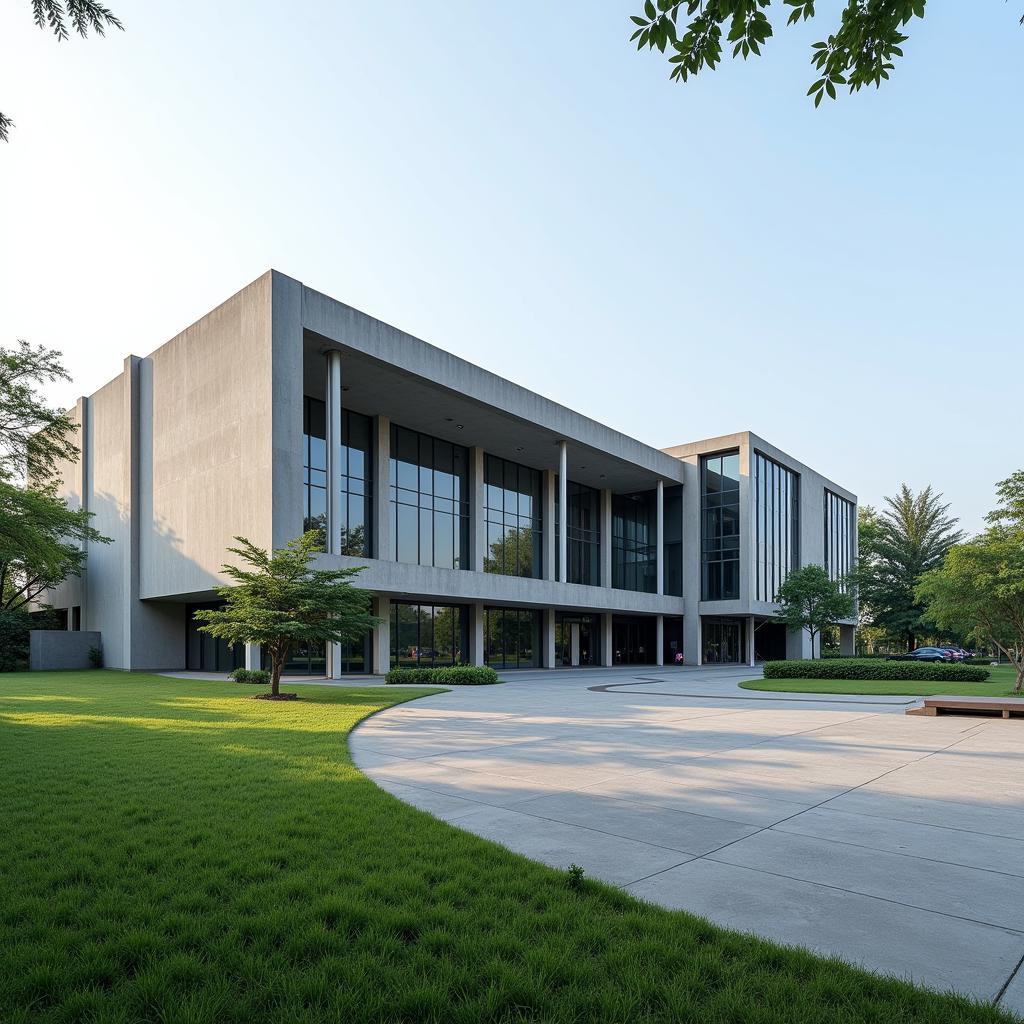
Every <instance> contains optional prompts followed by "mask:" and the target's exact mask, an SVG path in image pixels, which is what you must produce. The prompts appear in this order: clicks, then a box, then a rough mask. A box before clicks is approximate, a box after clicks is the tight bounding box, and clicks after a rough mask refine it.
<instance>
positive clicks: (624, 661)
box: [612, 615, 657, 665]
mask: <svg viewBox="0 0 1024 1024" xmlns="http://www.w3.org/2000/svg"><path fill="white" fill-rule="evenodd" d="M655 640H656V626H655V621H654V619H653V618H646V617H642V616H636V617H634V616H627V615H616V616H615V617H614V618H613V619H612V664H614V665H653V664H654V663H655V661H656V660H657V659H656V657H655V651H654V644H655Z"/></svg>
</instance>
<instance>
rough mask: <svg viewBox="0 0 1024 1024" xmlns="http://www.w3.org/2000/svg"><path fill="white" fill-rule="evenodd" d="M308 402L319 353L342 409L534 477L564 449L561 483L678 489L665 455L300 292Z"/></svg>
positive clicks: (320, 386) (317, 391) (678, 468)
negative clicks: (338, 380)
mask: <svg viewBox="0 0 1024 1024" xmlns="http://www.w3.org/2000/svg"><path fill="white" fill-rule="evenodd" d="M302 325H303V336H304V337H303V344H304V367H305V380H304V386H305V391H306V394H309V395H312V396H314V397H322V396H323V393H324V381H325V376H326V374H325V372H321V367H323V365H324V361H325V356H324V353H325V352H326V351H327V350H329V349H332V348H334V349H338V350H340V351H341V352H342V355H343V361H342V377H343V382H342V386H343V388H345V391H344V393H343V395H342V405H343V406H345V405H347V406H348V408H350V409H353V410H355V411H357V412H362V413H365V414H367V415H373V414H380V415H385V416H388V417H389V418H390V419H391V420H392V422H394V423H398V424H400V425H402V426H404V427H409V428H410V429H413V430H419V431H422V432H424V433H428V434H432V435H433V436H435V437H440V438H443V439H444V440H446V441H453V442H455V443H457V444H462V445H466V446H469V447H472V446H479V447H481V448H483V449H484V450H485V451H487V452H489V453H491V454H493V455H498V456H501V457H502V458H507V459H512V460H513V461H516V462H521V463H523V464H524V465H527V466H532V467H533V468H535V469H542V470H543V469H557V468H558V442H559V441H562V440H564V441H565V442H566V444H567V456H568V467H569V478H570V479H572V480H575V481H578V482H579V483H583V484H587V485H588V486H590V487H596V488H599V489H600V488H608V489H610V490H613V491H616V492H620V493H622V492H629V491H640V490H647V489H650V488H652V487H654V486H655V485H656V483H657V481H658V480H659V479H661V480H664V481H665V482H666V483H667V484H681V483H682V482H683V472H684V469H683V466H682V464H681V463H680V462H679V461H678V460H676V459H674V458H672V457H671V456H670V455H667V454H665V453H664V452H662V451H659V450H658V449H657V448H653V447H651V446H649V445H646V444H643V443H642V442H641V441H637V440H636V439H635V438H632V437H629V436H628V435H626V434H622V433H619V432H618V431H616V430H613V429H611V428H610V427H607V426H605V425H604V424H601V423H598V422H597V421H595V420H592V419H589V418H588V417H586V416H582V415H580V414H579V413H576V412H573V411H572V410H571V409H567V408H566V407H565V406H562V405H559V404H557V403H556V402H553V401H551V400H550V399H547V398H544V397H543V396H542V395H538V394H536V393H535V392H533V391H529V390H527V389H526V388H524V387H521V386H520V385H518V384H513V383H512V382H511V381H508V380H505V379H504V378H502V377H499V376H497V375H496V374H493V373H490V372H489V371H487V370H484V369H482V368H480V367H479V366H476V365H474V364H473V363H470V362H467V361H466V360H464V359H460V358H459V357H458V356H454V355H452V354H451V353H450V352H445V351H443V350H442V349H439V348H436V347H434V346H433V345H429V344H427V343H426V342H424V341H421V340H420V339H418V338H415V337H413V336H412V335H409V334H406V333H404V332H403V331H400V330H398V329H397V328H394V327H391V326H389V325H388V324H385V323H382V322H381V321H379V320H375V319H374V318H373V317H370V316H367V315H366V314H365V313H361V312H359V311H358V310H355V309H353V308H352V307H350V306H346V305H345V304H344V303H341V302H338V301H336V300H335V299H331V298H329V297H328V296H326V295H322V294H321V293H319V292H315V291H313V290H312V289H309V288H305V287H303V290H302Z"/></svg>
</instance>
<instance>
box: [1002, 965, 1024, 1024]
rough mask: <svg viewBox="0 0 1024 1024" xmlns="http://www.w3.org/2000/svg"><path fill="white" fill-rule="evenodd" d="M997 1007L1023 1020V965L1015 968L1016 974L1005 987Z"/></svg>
mask: <svg viewBox="0 0 1024 1024" xmlns="http://www.w3.org/2000/svg"><path fill="white" fill-rule="evenodd" d="M998 1005H999V1006H1000V1007H1002V1009H1004V1010H1009V1011H1010V1012H1011V1013H1015V1014H1017V1016H1018V1017H1020V1018H1021V1020H1024V964H1022V965H1021V966H1019V967H1018V968H1017V973H1016V974H1015V975H1014V976H1013V978H1012V979H1011V980H1010V983H1009V984H1008V985H1007V986H1006V991H1005V992H1003V994H1002V997H1001V998H1000V1000H999V1004H998Z"/></svg>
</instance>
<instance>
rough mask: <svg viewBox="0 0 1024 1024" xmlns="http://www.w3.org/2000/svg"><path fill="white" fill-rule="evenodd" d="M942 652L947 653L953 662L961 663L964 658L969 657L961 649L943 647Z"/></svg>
mask: <svg viewBox="0 0 1024 1024" xmlns="http://www.w3.org/2000/svg"><path fill="white" fill-rule="evenodd" d="M942 649H943V650H944V651H949V653H950V654H952V655H953V659H954V660H955V661H963V660H964V658H969V657H970V655H969V654H968V653H967V652H966V651H965V650H964V649H963V648H962V647H945V646H943V648H942Z"/></svg>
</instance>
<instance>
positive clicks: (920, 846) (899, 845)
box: [775, 803, 1024, 876]
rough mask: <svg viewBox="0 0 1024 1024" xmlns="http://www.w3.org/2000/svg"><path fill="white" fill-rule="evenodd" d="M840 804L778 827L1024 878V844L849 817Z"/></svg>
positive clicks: (908, 823) (906, 823)
mask: <svg viewBox="0 0 1024 1024" xmlns="http://www.w3.org/2000/svg"><path fill="white" fill-rule="evenodd" d="M834 807H835V804H834V803H833V804H827V805H826V806H824V807H815V808H811V809H810V810H807V811H805V812H804V813H803V814H798V815H797V816H796V817H795V818H790V819H789V820H788V821H783V822H780V823H779V824H778V825H776V826H775V828H776V830H778V831H781V832H795V833H799V834H800V835H805V836H817V837H818V838H819V839H832V840H835V841H836V842H841V843H849V844H851V845H853V846H863V847H865V848H867V849H869V850H884V851H887V852H889V853H902V854H906V855H908V856H912V857H920V858H921V859H922V860H925V861H930V860H935V861H943V862H945V863H947V864H962V865H964V866H965V867H974V868H983V869H985V870H988V871H996V872H1001V873H1004V874H1010V875H1020V876H1024V840H1020V839H1006V838H1004V837H1003V836H993V835H989V834H986V833H979V832H966V831H964V830H963V829H957V828H944V827H941V826H938V825H929V824H925V823H923V822H911V821H901V820H899V819H895V818H880V817H869V816H867V815H864V814H848V813H846V812H844V811H839V810H835V809H834Z"/></svg>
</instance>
